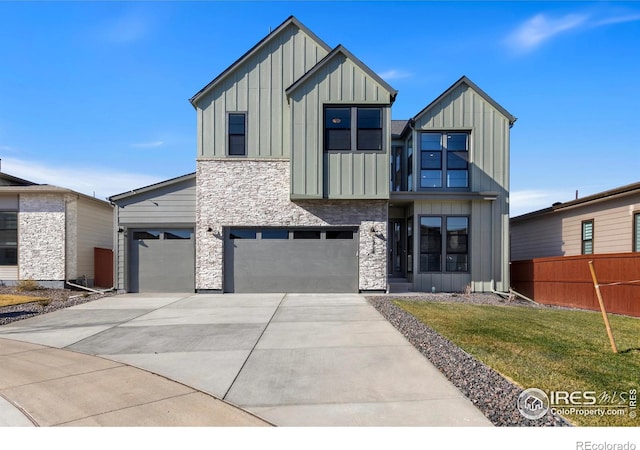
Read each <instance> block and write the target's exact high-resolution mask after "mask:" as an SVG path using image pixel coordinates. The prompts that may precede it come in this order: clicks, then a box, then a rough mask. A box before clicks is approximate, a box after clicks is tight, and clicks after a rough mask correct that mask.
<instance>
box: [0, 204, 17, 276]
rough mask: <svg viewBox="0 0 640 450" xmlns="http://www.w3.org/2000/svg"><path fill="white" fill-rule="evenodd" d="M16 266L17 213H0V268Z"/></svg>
mask: <svg viewBox="0 0 640 450" xmlns="http://www.w3.org/2000/svg"><path fill="white" fill-rule="evenodd" d="M17 265H18V213H17V212H16V211H0V266H17Z"/></svg>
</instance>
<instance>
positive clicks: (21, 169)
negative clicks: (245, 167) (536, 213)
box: [0, 1, 640, 215]
mask: <svg viewBox="0 0 640 450" xmlns="http://www.w3.org/2000/svg"><path fill="white" fill-rule="evenodd" d="M290 15H295V16H296V17H297V18H298V19H299V20H300V21H301V22H302V23H304V24H305V25H306V26H307V27H309V28H310V29H311V30H312V31H314V32H315V33H316V34H317V35H318V36H319V37H320V38H321V39H323V40H324V41H325V42H326V43H327V44H329V45H330V46H336V45H338V44H343V45H344V46H345V47H346V48H347V49H349V50H350V51H351V52H352V53H353V54H354V55H356V56H357V57H358V58H360V59H361V60H362V61H363V62H364V63H365V64H367V65H368V66H369V67H371V68H372V69H373V70H374V71H376V72H377V73H378V74H380V75H381V76H382V77H383V78H384V79H385V80H386V81H387V82H388V83H389V84H391V86H393V87H394V88H395V89H397V90H398V91H399V94H398V97H397V100H396V103H395V104H394V106H393V116H394V117H393V118H394V119H406V118H409V117H411V116H413V115H415V114H416V113H417V112H419V111H420V110H421V109H422V108H423V107H424V106H426V105H427V104H428V103H430V102H431V101H432V100H433V99H434V98H435V97H437V96H438V95H439V94H440V93H442V91H444V90H445V89H446V88H448V87H449V86H450V85H451V84H452V83H453V82H455V81H456V80H457V79H458V78H460V76H462V75H467V76H468V77H469V78H470V79H471V80H472V81H474V82H475V83H476V84H477V85H479V86H480V87H481V88H482V89H483V90H485V91H486V92H487V93H488V94H489V95H490V96H492V97H493V98H494V99H495V100H496V101H497V102H498V103H500V104H501V105H502V106H504V107H505V108H506V109H507V110H508V111H509V112H511V113H512V114H513V115H515V116H516V117H518V121H517V122H516V124H515V125H514V127H513V129H512V134H511V203H512V215H518V214H521V213H524V212H528V211H532V210H536V209H539V208H542V207H546V206H549V205H551V203H553V202H555V201H568V200H572V199H573V198H575V192H576V190H579V193H580V196H584V195H588V194H592V193H596V192H600V191H603V190H606V189H610V188H614V187H617V186H621V185H624V184H628V183H633V182H637V181H640V179H639V178H640V157H639V156H638V150H640V148H639V146H638V143H637V131H638V129H639V128H640V126H639V125H640V119H639V117H638V114H637V111H638V107H640V84H639V83H638V78H639V77H640V2H631V1H619V2H579V1H571V2H508V1H502V2H474V1H468V2H453V1H451V2H418V1H404V2H403V1H395V2H366V1H360V2H332V1H322V2H304V1H303V2H285V1H279V2H268V1H265V2H206V1H201V2H177V1H176V2H171V1H167V2H157V3H156V2H60V3H58V2H4V1H2V2H0V158H2V171H3V172H6V173H9V174H12V175H15V176H19V177H23V178H26V179H30V180H33V181H36V182H40V183H49V184H56V185H59V186H63V187H68V188H71V189H75V190H77V191H80V192H84V193H87V194H89V195H93V194H94V193H95V195H96V196H97V197H100V198H105V197H107V196H110V195H114V194H117V193H120V192H124V191H128V190H130V189H134V188H137V187H141V186H145V185H148V184H151V183H154V182H157V181H161V180H164V179H168V178H173V177H175V176H179V175H183V174H185V173H189V172H192V171H194V170H195V156H196V146H195V142H196V116H195V111H194V109H193V108H192V106H191V105H190V104H189V102H188V99H189V98H190V97H191V96H192V95H193V94H195V93H196V92H197V91H198V90H200V88H202V87H203V86H204V85H206V84H207V83H208V82H209V81H211V80H212V79H213V78H214V77H215V76H217V75H218V74H219V73H220V72H222V71H223V70H224V69H226V68H227V67H228V66H229V65H230V64H231V63H233V62H234V61H235V60H236V59H237V58H238V57H240V56H241V55H242V54H244V53H245V52H246V51H247V50H248V49H249V48H251V47H252V46H253V45H254V44H255V43H257V42H258V41H259V40H260V39H262V38H263V37H264V36H265V35H266V34H267V33H268V32H269V30H270V28H271V29H273V28H275V27H277V26H278V25H279V24H280V23H282V22H283V21H284V20H285V19H286V18H287V17H288V16H290Z"/></svg>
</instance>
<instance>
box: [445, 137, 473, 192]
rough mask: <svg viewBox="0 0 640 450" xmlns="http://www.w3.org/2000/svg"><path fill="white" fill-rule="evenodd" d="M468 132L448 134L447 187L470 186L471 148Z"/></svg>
mask: <svg viewBox="0 0 640 450" xmlns="http://www.w3.org/2000/svg"><path fill="white" fill-rule="evenodd" d="M468 137H469V136H468V135H467V133H449V134H447V187H449V188H466V187H469V167H468V164H469V162H468V161H469V149H468V141H469V139H468Z"/></svg>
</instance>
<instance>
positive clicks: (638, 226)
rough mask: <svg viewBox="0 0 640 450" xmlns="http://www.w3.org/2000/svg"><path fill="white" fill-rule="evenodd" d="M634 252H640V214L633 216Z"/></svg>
mask: <svg viewBox="0 0 640 450" xmlns="http://www.w3.org/2000/svg"><path fill="white" fill-rule="evenodd" d="M633 251H634V252H640V212H637V213H635V214H634V215H633Z"/></svg>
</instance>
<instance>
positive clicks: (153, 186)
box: [108, 172, 196, 203]
mask: <svg viewBox="0 0 640 450" xmlns="http://www.w3.org/2000/svg"><path fill="white" fill-rule="evenodd" d="M195 177H196V173H195V172H192V173H188V174H186V175H181V176H179V177H175V178H171V179H169V180H164V181H160V182H158V183H154V184H150V185H148V186H143V187H141V188H139V189H133V190H131V191H127V192H122V193H120V194H115V195H112V196H111V197H109V198H108V200H109V201H110V202H111V203H113V202H115V201H118V200H122V199H125V198H129V197H133V196H134V195H140V194H143V193H145V192H149V191H153V190H155V189H160V188H163V187H167V186H171V185H174V184H177V183H182V182H183V181H187V180H190V179H191V178H195Z"/></svg>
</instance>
